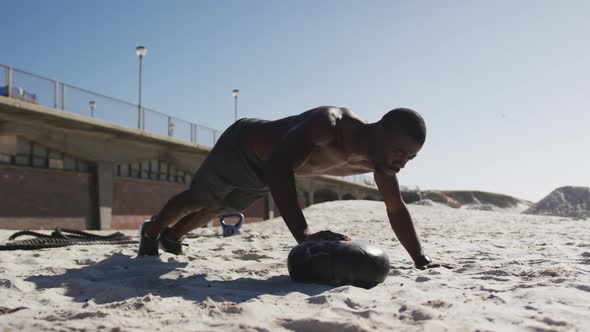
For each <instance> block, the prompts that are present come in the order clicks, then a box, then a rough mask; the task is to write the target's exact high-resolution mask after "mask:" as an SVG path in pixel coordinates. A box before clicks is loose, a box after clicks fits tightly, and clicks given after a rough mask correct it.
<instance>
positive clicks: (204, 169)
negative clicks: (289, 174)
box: [190, 119, 269, 211]
mask: <svg viewBox="0 0 590 332" xmlns="http://www.w3.org/2000/svg"><path fill="white" fill-rule="evenodd" d="M260 121H264V120H258V119H240V120H238V121H236V122H235V123H234V124H232V125H231V126H230V127H229V128H227V129H226V130H225V131H224V132H223V134H222V135H221V137H219V140H217V143H215V146H214V147H213V149H212V150H211V152H210V153H209V155H208V156H207V158H206V159H205V161H204V162H203V164H202V165H201V167H200V168H199V169H198V170H197V172H196V174H195V176H194V177H193V181H192V183H191V185H190V190H191V193H192V195H193V198H194V203H195V204H196V205H199V206H202V207H205V208H209V209H227V210H235V211H242V210H245V209H246V208H248V207H249V206H250V205H252V204H253V203H254V202H255V201H256V200H258V199H260V198H261V197H264V195H265V194H266V193H267V192H268V191H269V189H268V185H267V184H265V183H264V182H263V181H262V167H263V162H262V161H261V160H259V159H258V158H257V157H256V155H255V154H254V151H253V150H252V149H251V148H250V147H249V146H247V145H246V144H245V142H246V139H245V135H246V134H247V131H248V129H249V125H250V124H252V123H256V122H260Z"/></svg>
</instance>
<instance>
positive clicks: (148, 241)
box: [137, 221, 158, 256]
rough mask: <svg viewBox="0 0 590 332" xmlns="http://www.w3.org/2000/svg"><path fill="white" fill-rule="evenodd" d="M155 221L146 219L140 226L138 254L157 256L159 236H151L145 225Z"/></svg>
mask: <svg viewBox="0 0 590 332" xmlns="http://www.w3.org/2000/svg"><path fill="white" fill-rule="evenodd" d="M152 222H153V221H144V222H143V224H141V227H140V228H139V250H138V251H137V256H146V255H147V256H157V255H158V238H155V239H154V238H151V237H149V236H148V235H147V234H145V232H144V227H145V226H146V225H148V224H151V223H152Z"/></svg>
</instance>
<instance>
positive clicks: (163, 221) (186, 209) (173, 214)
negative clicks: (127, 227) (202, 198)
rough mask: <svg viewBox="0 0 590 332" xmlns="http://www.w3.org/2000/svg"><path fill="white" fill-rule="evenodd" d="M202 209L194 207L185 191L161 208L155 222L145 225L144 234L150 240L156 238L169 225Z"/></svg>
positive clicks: (189, 193)
mask: <svg viewBox="0 0 590 332" xmlns="http://www.w3.org/2000/svg"><path fill="white" fill-rule="evenodd" d="M200 209H202V207H200V206H196V205H195V203H194V199H193V197H192V194H191V192H190V190H185V191H183V192H181V193H180V194H178V195H176V196H173V197H172V198H171V199H170V200H169V201H168V202H167V203H166V204H165V205H164V207H163V208H162V210H161V211H160V213H159V214H158V215H157V216H156V218H155V220H154V221H153V222H151V223H150V224H149V225H147V226H146V227H145V229H144V232H145V234H146V235H147V236H149V237H150V238H153V239H155V238H158V237H159V235H160V233H161V232H162V231H163V230H164V229H165V228H166V227H167V226H169V225H172V224H174V223H176V222H178V221H179V220H181V219H183V218H185V217H187V216H189V215H190V214H192V213H195V212H197V211H199V210H200Z"/></svg>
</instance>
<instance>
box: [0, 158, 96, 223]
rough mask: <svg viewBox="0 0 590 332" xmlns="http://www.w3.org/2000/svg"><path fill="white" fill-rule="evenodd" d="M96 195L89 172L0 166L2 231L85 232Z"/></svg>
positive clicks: (91, 216) (91, 217)
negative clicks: (72, 230)
mask: <svg viewBox="0 0 590 332" xmlns="http://www.w3.org/2000/svg"><path fill="white" fill-rule="evenodd" d="M94 193H95V190H94V178H93V176H92V175H91V174H88V173H77V172H65V171H58V170H50V169H37V168H28V167H15V166H8V165H0V228H4V229H53V228H55V227H61V228H73V229H85V228H87V226H88V225H92V224H93V222H94V221H95V220H96V217H95V216H94V213H95V212H94V211H93V209H92V206H93V202H94V201H95V199H94V195H95V194H94Z"/></svg>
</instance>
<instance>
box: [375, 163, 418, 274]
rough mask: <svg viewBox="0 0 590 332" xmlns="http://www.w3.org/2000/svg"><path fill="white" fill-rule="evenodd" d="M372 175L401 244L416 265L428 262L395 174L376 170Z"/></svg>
mask: <svg viewBox="0 0 590 332" xmlns="http://www.w3.org/2000/svg"><path fill="white" fill-rule="evenodd" d="M374 176H375V183H376V184H377V187H378V188H379V191H381V194H382V195H383V199H384V200H385V206H386V208H387V217H388V218H389V223H390V224H391V228H393V232H394V233H395V235H396V236H397V238H398V239H399V241H400V242H401V244H402V246H404V248H405V249H406V251H407V252H408V254H410V257H412V259H413V260H414V263H415V264H416V266H417V267H421V266H424V265H426V264H428V263H430V258H428V256H425V255H424V253H423V252H422V247H421V245H420V241H419V240H418V235H417V234H416V230H415V229H414V224H413V222H412V217H411V216H410V212H409V211H408V209H407V208H406V205H405V204H404V202H403V200H402V196H401V193H400V190H399V184H398V182H397V178H396V176H386V175H384V174H381V173H377V172H375V173H374Z"/></svg>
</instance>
